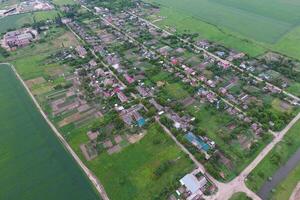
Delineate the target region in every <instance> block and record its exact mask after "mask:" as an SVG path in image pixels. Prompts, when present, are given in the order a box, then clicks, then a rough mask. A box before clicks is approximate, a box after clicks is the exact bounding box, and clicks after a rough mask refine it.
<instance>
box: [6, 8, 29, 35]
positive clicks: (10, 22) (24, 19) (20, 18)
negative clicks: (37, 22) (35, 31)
mask: <svg viewBox="0 0 300 200" xmlns="http://www.w3.org/2000/svg"><path fill="white" fill-rule="evenodd" d="M31 23H33V19H32V17H31V14H30V13H25V14H20V15H12V16H9V17H4V18H2V19H0V34H1V33H5V32H6V31H7V30H9V29H15V28H21V27H22V26H23V25H25V24H31Z"/></svg>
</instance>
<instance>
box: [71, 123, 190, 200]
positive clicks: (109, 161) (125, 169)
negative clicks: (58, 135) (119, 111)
mask: <svg viewBox="0 0 300 200" xmlns="http://www.w3.org/2000/svg"><path fill="white" fill-rule="evenodd" d="M85 133H86V132H85V131H84V130H80V131H76V130H74V131H73V132H71V134H70V138H69V142H70V144H71V145H72V147H73V148H74V149H75V150H76V151H78V153H79V155H80V156H82V154H81V152H80V150H79V145H80V143H83V142H86V141H87V140H88V139H87V136H86V134H85ZM167 161H170V162H172V165H171V166H170V167H169V168H168V169H167V170H166V171H165V172H164V173H163V174H162V175H161V176H159V177H157V176H156V175H155V174H154V171H155V170H156V169H157V168H158V167H159V166H161V165H162V164H163V163H165V162H167ZM87 165H88V166H89V167H90V168H91V169H92V171H93V172H94V173H95V174H96V175H97V177H99V179H100V180H101V182H102V184H103V185H104V187H105V190H106V192H107V193H108V195H109V197H110V199H112V200H120V199H122V200H146V199H154V198H155V197H157V196H158V195H160V194H161V193H162V192H163V191H164V190H165V189H166V187H173V186H174V184H179V181H178V180H179V179H180V178H182V176H183V175H185V174H186V173H189V172H190V171H191V170H192V168H193V164H192V162H191V160H189V158H187V157H186V155H185V154H184V153H183V152H182V151H181V150H180V149H179V147H177V145H176V144H175V143H174V142H173V141H172V140H171V139H170V138H169V137H168V136H167V135H166V133H164V132H163V131H162V129H161V128H160V127H159V126H158V125H157V124H152V125H150V128H149V129H148V131H147V134H146V136H145V137H144V138H143V139H142V140H141V141H139V142H138V143H135V144H132V145H129V146H128V147H125V148H124V149H123V150H122V151H121V152H120V153H115V154H113V155H108V154H107V153H106V152H102V153H101V154H100V155H99V156H98V157H97V158H96V159H95V160H93V161H90V162H87ZM172 191H175V190H172ZM160 197H161V199H166V198H164V197H163V196H160Z"/></svg>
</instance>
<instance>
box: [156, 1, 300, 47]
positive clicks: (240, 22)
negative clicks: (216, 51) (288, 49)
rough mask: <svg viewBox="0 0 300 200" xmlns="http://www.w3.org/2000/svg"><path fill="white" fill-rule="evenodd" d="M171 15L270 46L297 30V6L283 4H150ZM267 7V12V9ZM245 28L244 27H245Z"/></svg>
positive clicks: (298, 5)
mask: <svg viewBox="0 0 300 200" xmlns="http://www.w3.org/2000/svg"><path fill="white" fill-rule="evenodd" d="M154 2H156V3H159V4H161V5H163V6H166V7H172V8H173V9H174V11H176V13H177V12H181V13H184V14H185V15H187V16H190V17H193V18H196V19H198V20H201V21H205V22H208V23H210V24H214V25H216V26H220V27H225V28H227V29H229V30H232V31H234V32H237V33H239V34H241V35H243V36H245V37H249V38H252V39H254V40H257V41H261V42H266V43H274V42H276V41H277V40H278V39H280V38H281V36H282V35H283V34H285V33H286V32H288V31H289V30H291V29H292V28H293V27H295V26H297V24H298V21H299V19H300V15H299V13H300V12H299V11H300V3H297V2H296V1H294V2H292V3H291V2H286V1H283V0H264V1H263V2H261V1H260V0H253V1H251V2H249V1H239V0H226V1H223V0H185V1H179V0H175V1H174V0H154ZM270 6H271V8H270ZM245 24H247V26H245Z"/></svg>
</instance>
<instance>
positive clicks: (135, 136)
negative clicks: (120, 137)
mask: <svg viewBox="0 0 300 200" xmlns="http://www.w3.org/2000/svg"><path fill="white" fill-rule="evenodd" d="M145 135H146V132H145V131H144V132H142V133H140V134H133V135H127V140H128V141H129V142H130V143H131V144H134V143H136V142H138V141H140V140H141V139H142V138H143V137H144V136H145Z"/></svg>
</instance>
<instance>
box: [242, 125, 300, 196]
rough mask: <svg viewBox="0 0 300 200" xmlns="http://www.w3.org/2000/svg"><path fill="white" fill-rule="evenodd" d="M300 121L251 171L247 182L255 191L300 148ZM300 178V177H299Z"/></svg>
mask: <svg viewBox="0 0 300 200" xmlns="http://www.w3.org/2000/svg"><path fill="white" fill-rule="evenodd" d="M299 129H300V121H298V122H297V123H296V124H295V125H294V126H293V127H292V128H291V129H290V130H289V132H288V133H287V134H286V135H285V137H284V139H283V140H282V141H281V142H280V143H278V144H277V145H276V146H275V147H274V148H273V150H272V151H271V152H270V153H269V154H268V155H267V156H266V157H265V158H264V159H263V160H262V162H261V163H260V164H259V165H258V166H257V167H256V168H255V169H254V170H253V171H252V172H251V174H250V175H249V177H248V180H247V182H246V184H247V186H248V187H249V188H250V189H252V190H253V191H256V192H257V191H258V190H259V189H260V188H261V186H262V185H263V184H264V182H265V181H267V179H268V177H270V176H272V174H274V172H275V171H276V170H278V169H279V167H280V166H281V165H282V164H284V163H286V161H287V160H288V159H289V158H290V157H291V156H292V155H293V154H294V153H295V152H296V151H297V150H298V149H299V148H300V132H299ZM299 180H300V179H299Z"/></svg>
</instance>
